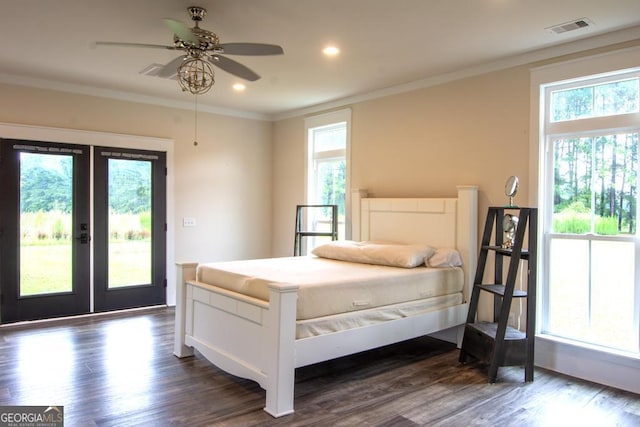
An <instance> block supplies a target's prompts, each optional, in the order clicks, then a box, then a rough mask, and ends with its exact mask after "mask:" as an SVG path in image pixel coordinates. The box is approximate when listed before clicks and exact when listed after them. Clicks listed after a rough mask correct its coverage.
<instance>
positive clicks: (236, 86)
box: [232, 83, 247, 92]
mask: <svg viewBox="0 0 640 427" xmlns="http://www.w3.org/2000/svg"><path fill="white" fill-rule="evenodd" d="M232 87H233V90H235V91H236V92H242V91H243V90H245V89H246V88H247V86H245V85H244V83H234V85H233V86H232Z"/></svg>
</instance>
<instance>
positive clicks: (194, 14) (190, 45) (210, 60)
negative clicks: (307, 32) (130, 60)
mask: <svg viewBox="0 0 640 427" xmlns="http://www.w3.org/2000/svg"><path fill="white" fill-rule="evenodd" d="M187 11H188V12H189V15H190V17H191V19H192V20H193V22H194V23H195V25H194V27H193V28H189V27H188V26H187V25H185V24H184V23H182V22H180V21H176V20H174V19H168V18H167V19H164V23H165V24H166V25H167V27H169V29H170V30H171V31H173V45H156V44H146V43H121V42H106V41H102V42H100V41H99V42H96V45H105V46H124V47H141V48H154V49H168V50H178V51H183V52H184V54H183V55H180V56H178V57H177V58H176V59H174V60H172V61H170V62H169V63H168V64H166V65H164V66H163V67H162V69H161V70H160V71H159V72H158V74H157V75H158V77H165V78H170V77H173V76H174V75H176V74H177V78H178V82H179V83H180V85H181V86H182V88H183V90H185V91H189V92H191V93H194V94H199V93H204V92H206V91H207V90H209V88H211V86H212V85H213V83H214V80H213V70H212V69H211V67H210V65H209V64H212V65H215V66H216V67H218V68H220V69H222V70H224V71H226V72H228V73H230V74H233V75H234V76H237V77H240V78H242V79H245V80H248V81H256V80H258V79H259V78H260V76H259V75H258V74H256V73H255V72H254V71H253V70H251V69H250V68H248V67H246V66H245V65H242V64H241V63H239V62H237V61H234V60H233V59H230V58H227V57H226V56H223V55H260V56H263V55H281V54H283V53H284V51H283V49H282V47H280V46H278V45H274V44H263V43H220V39H219V38H218V36H217V34H215V33H213V32H211V31H208V30H205V29H203V28H200V26H199V23H200V21H202V20H203V18H204V16H205V15H206V14H207V11H206V9H204V8H202V7H198V6H191V7H189V8H187Z"/></svg>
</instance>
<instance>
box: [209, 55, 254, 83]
mask: <svg viewBox="0 0 640 427" xmlns="http://www.w3.org/2000/svg"><path fill="white" fill-rule="evenodd" d="M209 62H211V63H212V64H213V65H215V66H216V67H218V68H221V69H222V70H224V71H226V72H227V73H230V74H233V75H234V76H237V77H240V78H242V79H245V80H249V81H250V82H254V81H256V80H258V79H259V78H260V76H259V75H257V74H256V73H255V72H253V70H251V69H250V68H248V67H245V66H244V65H242V64H241V63H239V62H236V61H234V60H233V59H229V58H226V57H224V56H220V55H213V56H212V57H211V58H209Z"/></svg>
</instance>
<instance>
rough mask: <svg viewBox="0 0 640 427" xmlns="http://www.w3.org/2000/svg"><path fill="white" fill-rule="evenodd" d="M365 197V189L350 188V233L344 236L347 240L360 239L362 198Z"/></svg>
mask: <svg viewBox="0 0 640 427" xmlns="http://www.w3.org/2000/svg"><path fill="white" fill-rule="evenodd" d="M365 197H367V190H358V189H353V190H351V227H350V229H349V231H350V234H348V235H347V236H346V238H347V239H348V240H355V241H360V240H362V239H361V237H362V225H361V224H362V220H361V216H362V206H361V204H362V199H363V198H365Z"/></svg>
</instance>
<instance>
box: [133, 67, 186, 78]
mask: <svg viewBox="0 0 640 427" xmlns="http://www.w3.org/2000/svg"><path fill="white" fill-rule="evenodd" d="M163 68H164V65H163V64H151V65H149V66H148V67H145V68H144V69H143V70H141V71H140V74H142V75H145V76H153V77H158V74H159V73H160V71H162V69H163ZM177 74H178V70H176V72H175V74H173V75H171V76H169V77H168V78H170V79H174V80H175V79H176V78H177Z"/></svg>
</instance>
